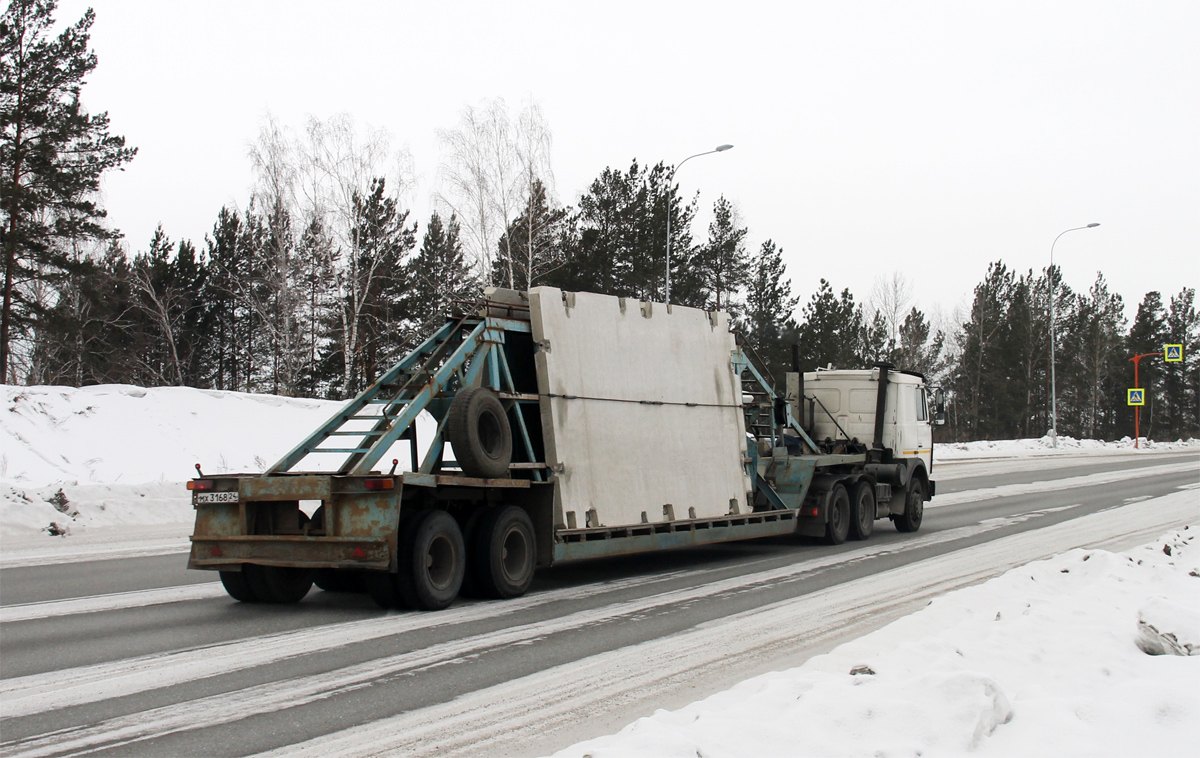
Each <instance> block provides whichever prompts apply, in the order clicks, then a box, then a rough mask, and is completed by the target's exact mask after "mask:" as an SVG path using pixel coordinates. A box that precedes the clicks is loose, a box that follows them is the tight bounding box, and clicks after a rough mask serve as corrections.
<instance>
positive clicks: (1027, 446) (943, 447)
mask: <svg viewBox="0 0 1200 758" xmlns="http://www.w3.org/2000/svg"><path fill="white" fill-rule="evenodd" d="M1175 450H1200V439H1191V440H1176V441H1174V442H1157V441H1155V440H1147V439H1146V438H1145V437H1142V438H1141V440H1140V442H1139V443H1138V446H1137V447H1136V448H1135V447H1134V446H1133V438H1132V437H1125V438H1123V439H1119V440H1116V441H1113V442H1105V441H1103V440H1077V439H1075V438H1074V437H1064V436H1062V435H1059V438H1058V447H1055V446H1054V439H1053V438H1052V437H1050V436H1049V435H1047V436H1045V437H1038V438H1036V439H1023V440H982V441H979V442H951V443H947V444H938V445H935V446H934V454H935V456H936V459H937V460H940V461H946V462H949V461H963V460H977V459H994V458H1031V457H1038V458H1040V457H1052V456H1063V457H1071V456H1079V455H1089V456H1090V455H1110V454H1129V453H1136V452H1142V453H1163V452H1171V451H1175Z"/></svg>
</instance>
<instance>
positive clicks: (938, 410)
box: [933, 387, 946, 426]
mask: <svg viewBox="0 0 1200 758" xmlns="http://www.w3.org/2000/svg"><path fill="white" fill-rule="evenodd" d="M933 423H934V424H935V425H936V426H942V425H943V424H945V423H946V393H945V392H943V391H942V388H941V387H938V388H937V389H936V390H934V391H933Z"/></svg>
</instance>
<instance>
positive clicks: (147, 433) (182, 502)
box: [0, 385, 340, 550]
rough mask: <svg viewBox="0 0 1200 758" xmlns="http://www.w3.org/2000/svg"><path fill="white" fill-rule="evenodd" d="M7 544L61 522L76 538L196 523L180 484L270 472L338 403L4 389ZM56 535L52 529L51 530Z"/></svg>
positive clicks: (0, 448) (177, 390) (1, 480)
mask: <svg viewBox="0 0 1200 758" xmlns="http://www.w3.org/2000/svg"><path fill="white" fill-rule="evenodd" d="M0 393H2V394H0V403H2V404H0V419H3V423H2V424H0V524H3V525H4V528H3V536H4V542H5V543H6V544H5V545H4V547H5V548H6V550H7V549H9V548H11V547H13V539H14V538H18V541H24V540H22V539H20V538H23V537H26V536H28V535H30V534H33V535H35V536H36V534H37V533H38V532H39V531H45V530H47V529H48V528H50V526H49V525H50V524H51V523H53V524H56V525H57V526H58V527H59V528H61V529H66V530H68V533H74V534H76V535H77V534H78V533H79V532H80V531H81V530H89V529H96V528H103V527H114V528H116V527H123V526H126V525H133V524H139V525H155V524H167V523H178V524H185V523H189V522H190V521H191V519H192V507H191V503H190V499H189V497H188V493H187V491H186V490H185V489H184V488H183V482H184V481H186V480H187V479H190V478H191V477H192V476H195V472H194V470H193V468H192V467H193V466H194V465H195V464H196V463H201V464H202V465H203V466H204V470H205V472H207V473H225V472H231V471H261V470H263V469H264V468H266V467H267V466H269V465H270V464H271V463H273V462H274V461H275V460H276V459H277V458H278V457H279V456H280V455H282V454H283V453H285V452H287V450H289V449H290V448H291V447H292V446H293V445H295V444H296V442H297V441H299V440H300V439H302V438H303V437H304V436H305V435H306V434H308V433H309V432H311V431H312V429H313V428H315V427H316V426H317V425H319V424H320V423H321V422H323V421H325V420H326V419H327V418H329V416H331V415H332V414H333V413H334V412H335V410H336V409H337V407H338V406H339V405H340V403H338V402H331V401H324V400H302V399H296V398H283V397H276V396H272V395H251V394H247V393H241V392H220V391H215V390H198V389H193V388H189V387H157V388H152V389H143V388H141V387H133V386H129V385H101V386H96V387H84V388H81V389H75V388H73V387H16V386H10V385H3V386H0ZM51 531H53V529H51Z"/></svg>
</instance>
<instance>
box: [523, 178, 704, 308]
mask: <svg viewBox="0 0 1200 758" xmlns="http://www.w3.org/2000/svg"><path fill="white" fill-rule="evenodd" d="M695 210H696V209H695V202H694V201H693V202H692V203H689V204H686V205H685V204H683V202H682V201H681V200H680V198H679V195H678V188H677V187H676V186H675V185H673V184H672V183H671V176H670V171H669V170H668V169H667V167H666V166H665V165H664V164H662V163H659V164H657V165H655V166H653V167H652V168H650V169H645V168H643V167H642V166H641V165H639V164H638V162H637V161H636V160H635V161H634V162H633V163H632V165H631V166H630V168H629V171H628V172H621V171H619V170H614V169H612V168H606V169H605V170H604V171H603V172H601V174H600V176H599V177H597V179H596V180H595V181H593V182H592V184H591V185H590V186H589V187H588V190H587V191H586V192H585V193H584V194H583V196H582V197H581V198H580V200H579V209H578V212H577V213H576V214H575V215H574V216H573V217H570V218H567V219H564V222H563V223H564V232H563V234H562V239H563V240H564V245H563V249H564V251H565V253H566V254H565V259H566V260H565V262H564V264H563V265H562V266H560V267H559V268H557V269H555V270H554V271H552V272H550V273H548V274H547V275H546V277H545V279H544V282H545V283H546V284H548V285H550V286H554V287H561V288H562V289H565V290H582V291H588V292H600V293H604V294H608V295H616V296H618V297H629V298H635V299H638V300H657V301H661V300H662V299H663V296H664V294H665V284H666V248H667V216H668V214H669V215H670V218H671V223H670V226H671V272H672V273H671V301H672V302H674V303H678V304H680V305H691V306H697V307H699V306H702V305H703V297H704V296H703V292H702V291H701V288H700V286H699V279H698V278H697V277H696V276H694V275H693V269H692V266H691V265H690V264H691V261H692V258H693V256H694V255H695V250H694V246H693V243H692V236H691V232H690V231H689V229H690V227H691V222H692V218H693V217H694V216H695Z"/></svg>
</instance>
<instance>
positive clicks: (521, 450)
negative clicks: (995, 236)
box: [187, 287, 944, 610]
mask: <svg viewBox="0 0 1200 758" xmlns="http://www.w3.org/2000/svg"><path fill="white" fill-rule="evenodd" d="M791 368H792V369H793V370H792V371H789V372H786V374H785V375H784V382H783V386H780V387H777V386H775V384H773V382H772V381H771V378H770V376H769V375H768V374H767V373H764V371H763V369H762V367H761V366H760V365H758V363H757V362H756V361H755V360H753V359H752V351H751V349H750V347H749V346H748V345H743V344H739V336H738V334H737V333H736V330H735V329H734V328H732V324H731V319H730V316H729V314H728V313H725V312H722V311H705V310H701V309H696V308H687V307H682V306H677V305H668V304H664V303H658V302H649V301H639V300H635V299H630V298H620V297H612V296H607V295H599V294H594V293H587V292H565V291H562V290H559V289H556V288H553V287H535V288H533V289H531V290H530V291H528V292H522V291H516V290H507V289H500V288H488V289H486V290H485V291H484V294H483V296H482V297H481V298H480V299H479V300H477V301H474V302H470V303H460V304H458V305H457V306H456V307H455V308H453V309H452V311H451V312H450V313H449V314H448V315H447V317H446V319H445V323H444V324H443V325H442V326H441V327H440V328H438V329H437V330H436V331H434V333H433V334H432V335H430V336H429V337H428V339H426V340H425V341H424V342H422V343H421V344H420V345H419V346H417V347H416V348H415V349H413V350H412V351H411V352H410V353H409V354H408V355H406V356H405V357H404V358H403V359H402V360H401V361H399V362H398V363H397V364H396V365H395V366H393V367H391V368H390V369H388V370H387V371H386V372H384V373H383V374H382V375H381V376H379V377H378V378H377V379H376V380H375V381H374V382H372V383H371V384H370V386H369V387H367V389H366V390H364V391H363V392H362V393H361V394H359V395H358V396H357V397H355V398H354V399H353V400H351V401H349V402H348V403H347V404H346V405H345V406H343V407H342V408H340V409H339V411H338V412H337V413H336V414H334V416H333V417H331V418H330V419H329V420H328V421H326V422H325V423H324V424H322V425H321V426H320V427H319V428H317V429H316V430H314V431H313V433H312V434H310V435H309V436H308V437H307V438H305V439H304V440H302V441H301V442H300V443H299V444H297V445H296V446H295V447H294V448H293V449H291V450H290V451H288V452H287V453H286V454H285V455H284V456H283V457H282V458H280V459H279V460H278V461H277V462H275V463H274V464H273V465H272V466H270V467H269V468H268V469H266V471H264V472H255V473H239V474H221V475H217V476H208V475H204V474H203V473H202V471H201V468H200V466H199V465H197V474H198V475H197V477H196V478H195V479H193V480H191V481H189V482H188V484H187V486H188V489H189V490H191V492H192V502H193V505H194V507H195V511H196V523H195V529H194V533H193V534H192V537H191V553H190V556H189V562H188V567H189V568H192V569H200V570H210V571H218V572H220V577H221V581H222V583H223V584H224V587H225V589H226V590H227V592H228V593H229V595H230V596H232V597H233V598H235V599H237V600H239V601H242V602H261V603H293V602H297V601H299V600H300V599H302V598H303V597H304V596H305V595H306V594H307V593H308V592H309V591H310V589H311V588H312V586H313V584H314V583H315V584H316V585H317V586H319V587H320V588H322V589H325V590H331V591H332V590H339V589H349V588H352V587H359V588H365V589H366V590H367V591H368V592H369V593H370V595H371V596H372V598H374V600H375V601H376V602H377V603H378V604H379V605H381V606H383V607H385V608H399V607H408V608H414V609H421V610H437V609H441V608H445V607H447V606H448V605H450V604H451V603H453V602H454V600H455V599H456V598H457V597H458V596H460V594H461V595H464V596H470V597H487V598H512V597H517V596H520V595H522V594H524V593H525V592H526V591H527V590H528V588H529V586H530V582H531V581H532V579H533V575H534V572H535V570H536V569H538V568H544V567H550V566H555V565H559V564H562V563H566V562H569V561H578V560H583V559H590V558H598V557H602V556H613V555H620V554H629V553H638V552H646V551H655V550H664V549H671V548H680V547H686V546H694V545H704V544H711V543H718V542H727V541H732V540H744V539H753V538H759V537H768V536H773V535H797V536H801V537H811V538H818V539H821V540H824V541H825V542H828V543H831V544H840V543H842V542H844V541H845V540H847V539H857V540H863V539H867V538H868V537H869V536H870V535H871V532H872V530H873V528H874V526H875V523H876V522H877V521H880V520H883V519H890V520H891V521H892V522H893V523H894V524H895V527H896V528H897V529H898V530H899V531H901V532H913V531H916V530H917V529H919V528H920V526H921V521H922V516H923V513H924V506H925V503H926V502H927V501H928V500H929V499H930V498H932V497H933V496H934V494H935V482H934V480H933V479H932V478H931V474H932V472H933V444H932V424H935V423H938V422H939V418H940V419H941V420H944V415H941V414H943V413H944V411H943V410H942V409H943V407H944V406H943V403H942V402H941V398H940V393H938V392H936V391H935V390H933V389H932V388H931V387H930V386H929V385H928V383H927V382H926V380H925V378H924V377H923V376H921V375H920V374H918V373H914V372H910V371H901V370H897V369H895V367H893V366H891V365H889V364H886V363H880V364H877V365H875V366H874V367H872V368H869V369H860V370H834V369H818V370H815V371H802V370H801V356H799V355H798V354H796V352H795V351H793V365H792V367H791ZM419 421H420V423H418V422H419ZM419 426H420V427H421V428H422V429H423V431H422V433H421V434H420V435H418V427H419ZM393 456H394V457H393ZM389 459H390V466H389V465H388V461H389ZM401 460H404V464H405V465H404V466H403V467H400V462H401Z"/></svg>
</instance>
